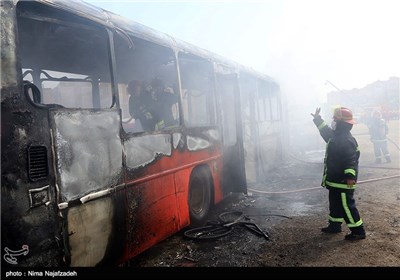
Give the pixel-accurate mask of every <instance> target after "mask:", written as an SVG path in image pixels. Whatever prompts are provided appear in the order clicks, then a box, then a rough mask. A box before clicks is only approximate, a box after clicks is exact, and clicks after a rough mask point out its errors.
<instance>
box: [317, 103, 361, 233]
mask: <svg viewBox="0 0 400 280" xmlns="http://www.w3.org/2000/svg"><path fill="white" fill-rule="evenodd" d="M320 112H321V108H317V109H316V110H315V113H314V114H312V113H311V115H312V116H313V117H314V120H313V121H314V124H315V125H316V126H317V128H318V130H319V132H320V134H321V136H322V138H323V139H324V140H325V142H326V143H327V145H326V152H325V159H324V165H325V166H324V174H323V179H322V184H321V185H322V186H323V187H326V188H327V189H328V190H329V219H328V223H329V224H328V226H327V227H324V228H322V229H321V231H322V232H324V233H339V232H341V231H342V228H341V225H342V223H343V222H344V221H345V222H346V224H347V226H348V228H349V229H350V231H351V232H350V233H349V234H347V235H346V236H345V239H346V240H360V239H365V236H366V235H365V229H364V224H363V221H362V219H361V217H360V214H359V212H358V210H357V208H356V202H355V200H354V190H355V189H356V187H357V186H356V182H357V176H358V160H359V157H360V151H359V148H358V144H357V141H356V139H355V138H354V137H353V136H352V135H351V133H350V130H351V129H352V128H353V124H354V123H355V122H354V120H353V113H352V112H351V110H350V109H348V108H345V107H339V108H336V109H335V111H334V114H333V121H332V124H331V127H329V126H328V125H327V124H326V123H325V121H324V120H323V119H322V118H321V116H320Z"/></svg>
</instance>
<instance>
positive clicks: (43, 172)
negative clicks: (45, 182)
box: [28, 146, 49, 181]
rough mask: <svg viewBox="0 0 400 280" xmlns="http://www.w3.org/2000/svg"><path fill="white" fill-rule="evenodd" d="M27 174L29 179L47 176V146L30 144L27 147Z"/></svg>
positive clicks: (33, 179)
mask: <svg viewBox="0 0 400 280" xmlns="http://www.w3.org/2000/svg"><path fill="white" fill-rule="evenodd" d="M28 165H29V167H28V176H29V180H31V181H39V180H42V179H45V178H47V175H48V174H49V165H48V163H47V148H46V147H45V146H30V147H29V148H28Z"/></svg>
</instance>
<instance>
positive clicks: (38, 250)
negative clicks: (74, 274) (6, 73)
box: [1, 86, 62, 266]
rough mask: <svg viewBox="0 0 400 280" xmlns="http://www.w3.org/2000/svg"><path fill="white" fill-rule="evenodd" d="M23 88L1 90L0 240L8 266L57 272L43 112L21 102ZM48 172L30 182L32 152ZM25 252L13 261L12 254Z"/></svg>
mask: <svg viewBox="0 0 400 280" xmlns="http://www.w3.org/2000/svg"><path fill="white" fill-rule="evenodd" d="M21 91H22V86H21V87H19V86H18V87H9V88H6V87H4V86H2V88H1V95H2V96H1V98H2V102H1V172H2V177H1V223H2V225H1V233H2V234H1V238H2V242H1V244H2V252H3V253H5V252H9V253H5V255H4V258H2V261H3V263H2V264H4V265H5V266H7V265H22V266H36V265H49V266H56V265H59V264H60V263H61V262H62V247H61V246H59V243H57V240H59V239H60V235H59V232H58V223H57V221H58V219H57V216H56V213H57V210H56V199H55V189H54V181H53V180H52V179H53V178H54V177H53V175H54V173H53V170H52V169H51V146H50V135H49V130H48V128H49V124H48V116H47V112H46V111H37V110H35V108H32V106H30V105H29V104H27V103H26V102H24V99H21V98H20V96H21V95H22V92H21ZM32 147H34V148H39V150H40V153H39V154H40V159H41V160H42V163H43V164H45V165H46V166H47V169H46V168H44V169H42V173H41V175H39V176H40V178H35V179H34V180H31V179H29V176H30V175H29V174H28V173H29V170H31V169H30V168H29V166H30V167H35V166H34V164H31V165H29V163H28V156H29V154H30V148H32ZM20 250H23V252H24V254H20V255H18V256H16V257H14V256H13V253H12V252H16V251H20Z"/></svg>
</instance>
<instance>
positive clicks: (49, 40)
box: [17, 1, 113, 108]
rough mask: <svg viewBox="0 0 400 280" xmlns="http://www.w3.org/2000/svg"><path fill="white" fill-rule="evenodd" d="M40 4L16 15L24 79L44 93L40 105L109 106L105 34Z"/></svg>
mask: <svg viewBox="0 0 400 280" xmlns="http://www.w3.org/2000/svg"><path fill="white" fill-rule="evenodd" d="M37 5H38V4H37V3H30V2H25V1H23V2H20V3H18V9H17V12H18V32H19V34H18V35H19V41H20V56H21V63H22V68H23V73H22V75H23V77H24V79H25V80H27V81H30V82H31V83H33V84H35V85H36V87H37V88H38V89H39V90H40V93H41V98H40V100H41V102H40V103H41V104H57V105H61V106H64V107H67V108H109V107H111V106H112V100H113V99H112V92H111V83H110V81H111V78H110V66H109V61H108V59H109V56H108V37H107V33H106V31H105V30H104V29H101V28H99V27H96V26H94V25H93V24H92V23H91V24H90V25H89V24H83V22H82V21H83V20H82V19H79V20H73V19H72V17H71V16H69V18H68V17H66V16H63V14H62V12H60V11H56V10H52V9H51V8H47V9H41V10H40V12H39V10H38V9H34V7H36V6H37ZM72 22H73V23H72ZM80 22H82V24H80ZM27 71H28V72H27Z"/></svg>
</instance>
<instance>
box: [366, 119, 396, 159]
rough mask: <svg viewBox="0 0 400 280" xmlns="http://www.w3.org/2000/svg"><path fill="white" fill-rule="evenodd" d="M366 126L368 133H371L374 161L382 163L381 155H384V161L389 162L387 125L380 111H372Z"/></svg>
mask: <svg viewBox="0 0 400 280" xmlns="http://www.w3.org/2000/svg"><path fill="white" fill-rule="evenodd" d="M368 128H369V134H370V135H371V141H372V143H373V144H374V154H375V163H382V157H383V156H384V157H385V159H386V162H391V158H390V154H389V150H388V147H387V137H386V135H387V133H388V126H387V124H386V121H385V120H384V119H383V118H382V114H381V112H379V111H374V113H373V114H372V119H371V121H370V123H369V126H368Z"/></svg>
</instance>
